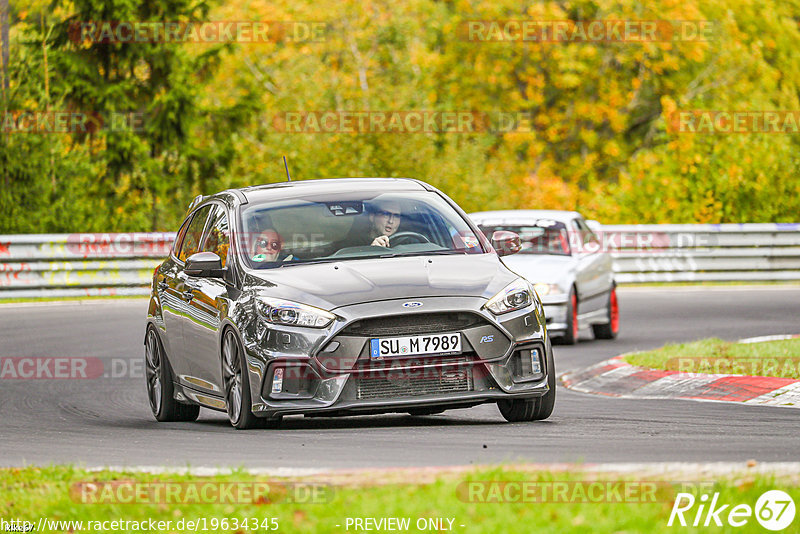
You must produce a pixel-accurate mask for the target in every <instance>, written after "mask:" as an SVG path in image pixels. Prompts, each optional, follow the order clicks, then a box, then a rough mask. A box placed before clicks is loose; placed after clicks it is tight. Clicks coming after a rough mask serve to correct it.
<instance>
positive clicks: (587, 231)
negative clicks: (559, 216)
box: [573, 219, 600, 252]
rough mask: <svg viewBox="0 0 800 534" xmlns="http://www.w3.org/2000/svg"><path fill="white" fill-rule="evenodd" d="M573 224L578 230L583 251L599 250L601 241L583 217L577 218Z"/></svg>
mask: <svg viewBox="0 0 800 534" xmlns="http://www.w3.org/2000/svg"><path fill="white" fill-rule="evenodd" d="M573 225H574V226H575V228H576V229H577V230H578V235H579V236H580V238H579V242H580V244H581V246H582V250H583V252H597V249H598V246H599V244H600V243H599V241H598V240H597V236H596V235H595V234H594V232H592V230H591V228H589V225H588V224H586V221H584V220H583V219H575V220H574V221H573Z"/></svg>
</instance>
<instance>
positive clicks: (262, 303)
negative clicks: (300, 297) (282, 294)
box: [256, 297, 336, 328]
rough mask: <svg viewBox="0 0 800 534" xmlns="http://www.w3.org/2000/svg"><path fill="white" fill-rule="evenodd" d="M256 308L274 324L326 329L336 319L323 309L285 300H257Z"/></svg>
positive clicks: (262, 298)
mask: <svg viewBox="0 0 800 534" xmlns="http://www.w3.org/2000/svg"><path fill="white" fill-rule="evenodd" d="M256 308H257V309H258V312H259V313H260V314H261V317H263V318H264V319H265V320H266V321H267V322H269V323H273V324H284V325H290V326H307V327H310V328H325V327H326V326H328V325H329V324H331V323H332V322H333V320H334V319H335V318H336V316H335V315H333V314H332V313H330V312H327V311H325V310H323V309H320V308H315V307H314V306H308V305H306V304H300V303H298V302H292V301H290V300H283V299H273V298H264V297H261V298H259V299H258V300H256Z"/></svg>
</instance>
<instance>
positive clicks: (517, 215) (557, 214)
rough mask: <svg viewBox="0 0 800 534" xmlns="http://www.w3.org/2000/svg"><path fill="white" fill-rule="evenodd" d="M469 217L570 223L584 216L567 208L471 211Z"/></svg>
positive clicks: (480, 219)
mask: <svg viewBox="0 0 800 534" xmlns="http://www.w3.org/2000/svg"><path fill="white" fill-rule="evenodd" d="M469 217H470V218H471V219H472V220H473V221H475V222H478V221H486V220H492V221H502V222H504V223H511V222H516V223H521V224H525V223H529V222H532V221H536V220H539V219H552V220H554V221H558V222H563V223H568V222H570V221H571V220H572V219H576V218H579V217H580V218H582V217H583V216H582V215H581V214H580V213H578V212H577V211H567V210H496V211H478V212H475V213H470V214H469Z"/></svg>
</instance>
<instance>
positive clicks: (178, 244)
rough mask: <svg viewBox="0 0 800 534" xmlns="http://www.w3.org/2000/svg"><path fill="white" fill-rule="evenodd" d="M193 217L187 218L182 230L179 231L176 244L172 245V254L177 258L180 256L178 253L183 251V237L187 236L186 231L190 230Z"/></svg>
mask: <svg viewBox="0 0 800 534" xmlns="http://www.w3.org/2000/svg"><path fill="white" fill-rule="evenodd" d="M190 219H191V217H187V218H186V220H185V221H183V224H182V225H181V229H180V230H178V235H176V236H175V242H174V243H173V244H172V253H173V254H175V256H176V257H177V256H178V253H179V252H180V250H181V244H182V243H183V236H185V235H186V229H187V228H189V220H190Z"/></svg>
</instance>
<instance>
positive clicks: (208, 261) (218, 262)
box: [183, 252, 225, 278]
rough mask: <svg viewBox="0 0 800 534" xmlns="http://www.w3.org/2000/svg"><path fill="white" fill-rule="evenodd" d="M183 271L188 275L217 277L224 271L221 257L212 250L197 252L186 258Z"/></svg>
mask: <svg viewBox="0 0 800 534" xmlns="http://www.w3.org/2000/svg"><path fill="white" fill-rule="evenodd" d="M183 271H184V272H185V273H186V274H188V275H189V276H197V277H200V278H219V277H221V276H222V275H223V274H224V273H225V269H223V268H222V259H221V258H220V257H219V256H217V255H216V254H214V253H213V252H198V253H197V254H192V255H191V256H189V257H188V258H187V259H186V266H185V267H184V269H183Z"/></svg>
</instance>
